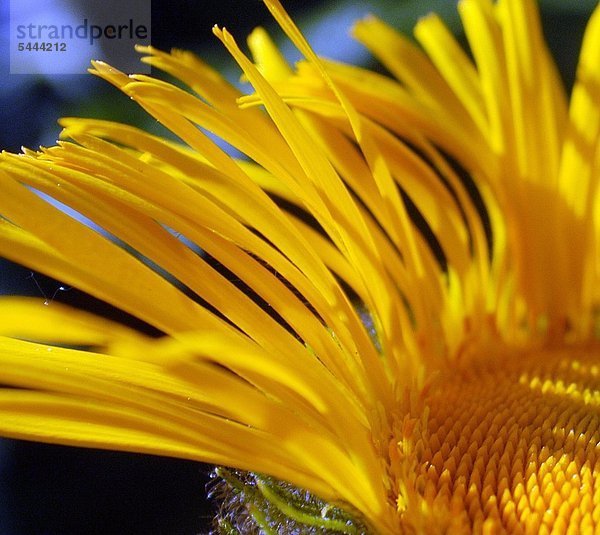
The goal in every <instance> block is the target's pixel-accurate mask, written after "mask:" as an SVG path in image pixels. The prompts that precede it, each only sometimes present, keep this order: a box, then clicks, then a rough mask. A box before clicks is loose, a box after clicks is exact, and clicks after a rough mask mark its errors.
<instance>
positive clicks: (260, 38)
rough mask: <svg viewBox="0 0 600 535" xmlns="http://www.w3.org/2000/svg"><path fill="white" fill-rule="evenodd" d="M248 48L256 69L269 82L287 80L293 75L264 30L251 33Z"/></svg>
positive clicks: (256, 29) (255, 30)
mask: <svg viewBox="0 0 600 535" xmlns="http://www.w3.org/2000/svg"><path fill="white" fill-rule="evenodd" d="M248 48H249V49H250V52H251V53H252V57H253V59H254V63H255V64H256V67H257V68H258V70H259V72H260V73H261V74H262V75H263V76H264V77H265V80H267V81H268V82H271V83H272V82H276V81H277V80H285V79H286V78H288V77H289V76H290V75H291V74H292V69H291V68H290V66H289V64H288V62H287V61H286V60H285V58H284V57H283V55H282V54H281V52H280V51H279V49H278V48H277V46H276V45H275V43H273V41H272V39H271V38H270V37H269V34H268V33H267V32H266V31H265V30H264V29H263V28H255V29H254V30H253V31H252V32H251V33H250V35H249V36H248Z"/></svg>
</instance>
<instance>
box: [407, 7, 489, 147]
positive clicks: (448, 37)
mask: <svg viewBox="0 0 600 535" xmlns="http://www.w3.org/2000/svg"><path fill="white" fill-rule="evenodd" d="M414 32H415V36H416V38H417V39H418V41H419V43H421V45H422V46H423V48H424V49H425V51H426V52H427V54H428V55H429V57H430V59H431V60H432V61H433V63H434V65H435V66H436V68H437V69H438V71H439V72H440V74H441V75H442V76H443V77H444V79H445V80H446V82H447V83H448V85H449V86H450V87H451V88H452V90H453V92H454V93H455V94H456V95H457V96H458V98H459V99H460V101H461V102H462V104H463V106H464V107H465V108H466V109H467V111H468V113H469V115H470V116H471V118H472V120H473V121H474V122H475V124H476V125H477V128H479V130H480V132H481V133H482V134H484V135H485V134H486V133H487V131H488V122H487V118H486V116H485V112H484V106H483V99H482V95H481V86H480V83H479V79H478V77H477V73H476V71H475V69H474V67H473V64H472V63H471V61H470V60H469V58H468V57H467V55H466V54H465V52H464V51H463V50H462V49H461V48H460V46H459V44H458V43H457V42H456V39H455V38H454V36H453V35H452V34H451V32H450V30H448V28H447V27H446V26H445V25H444V23H443V22H442V21H441V19H440V18H439V17H438V16H437V15H435V14H431V15H428V16H427V17H424V18H422V19H421V20H420V21H419V22H418V23H417V25H416V26H415V29H414Z"/></svg>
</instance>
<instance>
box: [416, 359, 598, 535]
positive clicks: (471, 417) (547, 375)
mask: <svg viewBox="0 0 600 535" xmlns="http://www.w3.org/2000/svg"><path fill="white" fill-rule="evenodd" d="M425 403H426V406H427V407H429V416H428V422H427V424H426V425H425V426H423V429H421V430H420V431H418V433H417V435H418V436H415V437H414V438H415V442H414V445H415V449H414V452H415V454H416V459H417V477H416V480H415V490H416V493H417V496H419V498H418V499H417V502H418V504H413V511H412V512H413V513H416V516H420V517H421V521H425V524H422V526H421V527H422V528H423V527H424V526H425V525H426V524H427V521H426V520H425V518H424V517H423V515H424V516H426V517H429V521H430V522H431V524H429V527H430V528H433V525H437V526H438V527H440V523H442V524H445V527H444V529H445V530H447V532H449V533H465V532H466V533H471V532H472V533H511V534H519V533H527V534H529V533H531V534H537V533H555V534H559V533H561V534H562V533H573V534H575V533H594V532H596V533H600V464H599V463H600V355H599V354H598V352H597V351H583V350H577V351H575V352H573V351H570V352H562V351H555V352H546V353H541V354H537V355H529V356H521V357H520V358H516V359H513V360H512V361H510V362H505V363H503V364H502V365H496V366H493V367H492V366H487V367H485V368H480V369H477V368H470V369H469V370H461V371H454V372H451V373H449V374H446V375H445V376H444V377H443V378H442V379H441V380H440V381H439V382H438V383H436V384H435V385H434V387H433V388H432V389H431V390H430V392H429V393H428V394H427V397H426V399H425ZM414 507H417V509H418V510H419V511H420V512H417V511H415V510H414ZM410 508H411V507H410V506H409V509H410ZM407 513H409V515H408V516H413V515H410V512H409V511H407ZM413 518H414V516H413ZM426 529H427V528H426Z"/></svg>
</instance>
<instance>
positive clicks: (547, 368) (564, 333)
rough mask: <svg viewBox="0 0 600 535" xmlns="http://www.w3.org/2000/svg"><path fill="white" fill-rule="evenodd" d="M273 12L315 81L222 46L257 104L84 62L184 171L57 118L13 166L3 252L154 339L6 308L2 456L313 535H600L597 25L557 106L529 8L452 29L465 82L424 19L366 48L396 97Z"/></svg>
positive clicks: (506, 7)
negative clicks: (102, 473)
mask: <svg viewBox="0 0 600 535" xmlns="http://www.w3.org/2000/svg"><path fill="white" fill-rule="evenodd" d="M265 3H266V5H267V7H268V8H269V9H270V10H271V11H272V13H273V15H274V16H275V18H276V19H277V20H278V22H279V23H280V24H281V26H282V28H283V29H284V30H285V32H286V33H287V35H288V36H289V37H290V39H291V40H292V41H293V42H294V43H295V45H296V46H297V47H298V48H299V50H300V51H301V52H302V54H303V55H304V57H305V60H304V61H302V62H301V63H299V64H298V65H297V66H296V67H295V68H292V67H291V66H289V65H288V64H287V63H286V61H285V60H284V59H283V58H282V56H281V55H280V54H279V52H278V50H277V49H276V48H275V46H274V45H273V43H272V42H271V41H270V39H269V37H268V36H267V35H266V33H265V32H264V31H262V30H260V29H259V30H256V31H255V32H254V33H253V34H252V35H251V36H250V38H249V46H250V49H251V51H252V54H253V61H251V60H250V59H249V58H248V57H246V56H245V55H244V54H243V53H242V52H241V50H240V49H239V48H238V46H237V44H236V42H235V41H234V39H233V37H232V36H231V35H230V34H229V33H227V31H226V30H222V29H219V28H215V30H214V32H215V34H216V36H217V37H218V38H219V39H220V40H221V41H222V42H223V44H224V45H225V46H226V47H227V49H228V50H229V52H230V53H231V55H232V56H233V57H234V58H235V60H236V61H237V63H238V64H239V66H240V67H241V69H242V70H243V73H244V76H245V77H246V79H247V80H248V81H249V82H250V83H251V84H252V87H253V89H254V92H253V93H252V94H250V95H242V94H240V93H238V91H237V90H235V89H234V88H232V87H231V86H229V85H228V84H227V83H226V82H225V81H224V80H223V79H222V78H221V77H220V76H219V75H218V74H217V73H216V72H214V71H213V70H211V69H210V68H209V67H207V66H206V65H205V64H204V63H202V62H201V61H200V60H198V59H197V58H196V57H194V56H193V55H191V54H188V53H185V52H181V51H177V50H174V51H172V52H171V53H164V52H160V51H157V50H155V49H153V48H141V49H140V52H141V53H143V54H145V56H144V58H143V61H145V62H148V63H150V64H151V65H153V66H154V67H156V68H158V69H160V70H162V71H165V72H166V73H168V74H170V75H172V76H173V77H174V78H176V79H178V80H179V81H180V82H182V84H184V85H186V86H187V89H182V88H180V87H178V86H175V85H173V84H171V83H167V82H164V81H161V80H158V79H155V78H151V77H148V76H141V75H137V76H129V77H128V76H126V75H124V74H122V73H120V72H119V71H117V70H115V69H113V68H111V67H109V66H107V65H105V64H103V63H101V62H94V68H93V69H92V73H93V74H95V75H97V76H100V77H102V78H104V79H106V80H107V81H108V82H110V83H112V84H114V85H115V86H117V87H119V88H120V89H121V90H122V91H123V92H124V93H125V94H126V95H128V96H129V97H131V98H132V99H134V100H135V101H136V102H138V103H139V104H140V106H142V107H143V108H144V109H146V110H147V111H148V112H149V113H150V114H152V115H153V116H154V117H155V118H156V119H157V120H158V121H160V122H161V123H162V124H163V125H165V126H166V127H167V128H169V129H170V130H171V131H172V132H173V133H175V134H176V135H177V136H178V137H179V138H180V140H181V142H173V141H168V140H166V139H163V138H161V137H158V136H155V135H151V134H148V133H146V132H143V131H141V130H139V129H136V128H134V127H131V126H125V125H122V124H115V123H111V122H107V121H100V120H86V119H73V118H69V119H63V120H62V125H63V126H64V131H63V134H62V137H63V141H60V142H59V143H58V144H57V146H55V147H51V148H43V149H41V150H40V151H38V152H33V151H30V150H26V151H25V152H24V154H22V155H12V154H4V155H3V156H2V161H1V163H0V189H1V191H2V195H1V196H0V214H1V215H2V218H1V219H0V252H1V253H2V254H3V255H4V256H6V257H8V258H11V259H13V260H15V261H18V262H21V263H24V264H27V265H28V266H30V267H31V268H32V269H36V270H39V271H44V272H46V273H48V274H50V275H52V276H54V277H56V278H59V279H61V280H63V281H65V282H66V283H68V284H71V285H73V286H76V287H78V288H80V289H82V290H85V291H87V292H89V293H90V294H93V295H94V296H96V297H99V298H101V299H104V300H105V301H107V302H109V303H111V304H113V305H115V306H116V307H119V308H121V309H122V310H124V311H126V312H129V313H130V314H133V315H135V316H136V317H138V318H140V319H141V320H143V321H145V322H147V323H148V324H150V325H152V326H153V327H155V328H156V329H159V330H160V331H161V333H163V336H161V337H159V338H153V337H149V336H144V335H142V334H139V333H137V332H135V331H132V330H130V329H128V328H126V327H123V326H122V325H118V324H115V323H113V322H110V321H108V320H105V319H102V318H99V317H95V316H93V315H90V314H88V313H84V312H82V311H77V310H73V309H68V308H66V307H64V306H60V305H59V304H57V303H52V306H47V307H44V306H42V305H40V303H39V301H31V300H27V299H22V298H5V299H3V300H1V301H0V332H1V333H2V335H3V337H2V338H0V384H2V385H5V386H6V388H2V389H1V390H0V432H1V433H2V434H4V435H6V436H11V437H19V438H27V439H33V440H42V441H48V442H60V443H65V444H76V445H84V446H93V447H102V448H115V449H122V450H130V451H139V452H149V453H156V454H162V455H170V456H177V457H183V458H190V459H197V460H201V461H205V462H210V463H214V464H218V465H222V466H231V467H234V468H236V469H239V470H244V471H249V472H251V473H252V474H255V475H254V476H252V477H253V479H252V478H251V483H248V480H247V479H244V478H246V477H250V476H243V475H242V476H240V477H239V478H237V479H236V477H235V474H236V473H235V472H230V471H226V470H225V471H222V472H221V473H222V475H223V477H224V478H225V479H226V480H229V481H230V483H231V484H232V485H233V486H235V485H236V484H240V485H241V486H242V487H244V485H246V486H248V485H250V484H251V485H252V486H253V488H254V489H255V491H256V493H258V494H261V496H262V499H263V502H264V501H265V500H266V502H269V503H270V504H275V506H276V508H278V509H279V510H280V512H281V513H282V514H283V515H284V516H285V515H287V516H292V517H293V518H294V519H295V521H297V522H299V523H301V524H302V523H304V525H305V527H306V526H312V527H311V529H330V530H338V531H342V532H353V530H354V532H356V531H361V530H364V529H368V530H370V531H373V532H376V533H404V532H407V533H412V532H433V533H442V532H449V533H470V532H475V533H500V532H509V533H539V532H547V533H549V532H552V533H568V532H573V530H575V531H579V532H591V530H593V528H594V527H597V526H600V486H599V484H598V481H600V479H599V477H600V464H598V463H600V449H599V448H600V446H598V444H600V429H599V427H600V426H599V422H600V413H599V409H598V407H599V401H598V399H599V395H600V394H599V392H600V359H599V356H600V353H599V350H598V336H597V335H598V328H599V323H598V307H599V306H600V291H599V288H600V284H598V283H599V282H600V270H599V264H598V260H597V259H598V247H599V245H600V230H599V228H600V227H599V221H600V219H599V214H600V209H599V207H598V200H599V199H600V197H599V196H598V184H599V183H600V182H599V180H598V135H599V132H600V67H599V65H600V46H599V43H598V41H599V39H600V10H598V9H597V10H596V11H595V13H594V15H593V16H592V19H591V21H590V23H589V27H588V29H587V31H586V35H585V40H584V43H583V47H582V52H581V58H580V62H579V67H578V72H577V81H576V83H575V87H574V89H573V92H572V96H571V98H570V102H569V101H568V100H567V98H566V96H565V94H564V90H563V88H562V85H561V83H560V80H559V76H558V74H557V72H556V68H555V66H554V64H553V62H552V60H551V58H550V56H549V54H548V52H547V49H546V47H545V45H544V40H543V36H542V30H541V26H540V21H539V16H538V13H537V7H536V5H535V3H534V2H533V1H531V0H499V1H498V2H497V3H492V2H491V1H490V0H462V2H460V4H459V11H460V15H461V19H462V22H463V25H464V28H465V32H466V35H467V38H468V41H469V45H470V52H471V56H472V57H470V56H469V55H468V54H467V53H466V52H465V51H464V50H463V49H461V47H460V46H459V45H458V44H457V42H456V41H455V40H454V38H453V37H452V36H451V34H450V33H449V31H448V30H447V29H446V28H445V26H444V25H443V23H442V22H441V21H440V19H439V18H437V17H436V16H435V15H431V16H429V17H427V18H424V19H422V20H421V21H420V22H419V23H418V25H417V27H416V29H415V35H416V38H417V40H418V42H419V45H415V44H413V43H411V42H410V41H408V40H407V39H406V38H404V37H402V36H401V35H398V34H397V33H395V32H394V31H393V30H392V29H390V28H389V27H388V26H387V25H386V24H385V23H384V22H383V21H381V20H377V19H374V18H368V19H365V20H363V21H361V22H359V23H358V24H357V25H356V27H355V29H354V33H355V36H356V37H357V38H358V39H359V40H360V41H361V42H362V43H364V44H365V45H366V46H367V47H368V48H369V49H370V50H371V51H372V52H373V54H374V55H375V56H376V57H377V58H379V60H380V61H381V62H382V63H383V64H384V65H385V66H386V67H387V69H388V70H389V71H390V73H391V74H392V75H393V76H394V77H395V78H396V79H395V80H394V79H391V78H388V77H385V76H382V75H379V74H375V73H373V72H369V71H366V70H363V69H360V68H358V67H353V66H349V65H342V64H338V63H333V62H330V61H327V60H325V59H323V58H320V57H318V56H316V55H315V53H314V52H313V51H312V49H311V48H310V47H309V45H308V44H307V43H306V41H305V40H304V38H303V36H302V35H301V33H300V32H299V31H298V29H297V28H296V27H295V26H294V24H293V23H292V21H291V20H290V19H289V18H288V16H287V15H286V14H285V12H284V11H283V9H282V8H281V6H280V5H279V3H278V1H277V0H265ZM206 131H210V132H212V133H213V134H214V135H216V136H218V137H220V138H221V139H223V140H224V141H226V142H227V143H228V144H230V145H231V146H233V147H235V148H236V149H237V150H238V151H240V152H241V153H242V154H243V157H240V158H237V159H236V158H232V157H231V156H229V155H228V154H227V153H226V152H224V151H223V150H222V149H221V148H219V147H218V146H217V145H215V144H214V143H213V141H211V139H210V138H209V137H208V136H207V134H206V133H205V132H206ZM40 193H42V194H43V196H40V195H39V194H40ZM48 198H52V199H55V200H56V201H59V202H60V203H62V204H64V205H66V206H68V207H70V208H71V209H72V210H75V211H76V212H78V213H80V214H82V215H83V216H85V218H87V219H88V220H89V221H91V222H93V223H94V224H95V226H90V225H87V226H86V225H85V224H82V223H81V222H79V221H77V220H75V219H73V218H72V217H71V216H70V215H68V214H67V213H65V212H63V211H61V210H60V209H57V208H56V207H55V206H54V205H53V204H51V203H49V202H48ZM258 474H261V475H258ZM273 478H274V479H273ZM277 481H283V482H287V483H285V484H283V483H277ZM236 482H237V483H236ZM290 485H291V486H290ZM295 488H296V489H305V490H307V491H309V492H310V493H311V495H310V496H309V497H308V498H307V500H308V501H310V506H306V507H307V508H305V509H304V511H308V513H306V512H304V513H303V512H302V511H303V509H302V507H305V505H306V504H305V505H302V504H301V505H298V504H296V503H295V500H297V497H298V493H297V492H295V491H294V489H295ZM314 496H318V497H319V498H320V499H322V500H325V502H327V503H329V504H331V505H332V506H335V507H332V508H331V509H332V510H335V511H336V512H335V515H334V516H331V517H329V516H328V511H329V510H330V506H329V505H327V506H324V507H323V510H322V518H321V517H320V516H319V515H318V514H315V511H317V510H318V509H319V508H321V507H322V506H323V504H324V502H321V501H319V500H317V499H316V498H314ZM311 500H312V501H311ZM247 507H248V508H249V509H248V511H249V513H250V516H251V517H252V519H253V521H254V522H256V523H257V524H258V525H259V526H262V527H263V529H265V530H267V531H268V529H272V528H273V526H272V518H270V517H269V516H268V515H267V514H265V513H264V511H262V512H261V510H259V509H260V508H258V509H257V507H256V504H255V503H254V504H250V505H247ZM340 510H343V511H345V512H344V513H340V512H339V511H340ZM306 529H308V527H306Z"/></svg>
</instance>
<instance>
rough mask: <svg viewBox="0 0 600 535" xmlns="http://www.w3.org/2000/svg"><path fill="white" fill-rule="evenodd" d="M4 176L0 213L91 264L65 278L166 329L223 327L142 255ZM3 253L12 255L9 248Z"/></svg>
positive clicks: (75, 262)
mask: <svg viewBox="0 0 600 535" xmlns="http://www.w3.org/2000/svg"><path fill="white" fill-rule="evenodd" d="M0 180H1V181H2V188H3V191H4V192H5V193H6V194H5V195H4V196H2V198H1V199H0V212H1V213H2V214H3V215H4V216H5V217H7V218H8V219H10V220H11V221H12V222H14V223H15V224H18V225H20V226H22V227H23V228H25V229H29V230H30V231H32V232H33V233H35V235H37V236H39V237H40V238H42V240H43V241H44V242H45V243H46V244H48V246H50V247H51V248H53V249H55V250H56V252H58V253H59V254H60V255H61V256H62V255H64V258H68V259H69V264H71V265H72V266H73V267H76V266H84V265H85V266H86V269H85V270H82V269H78V270H73V272H72V273H70V274H68V278H65V279H64V280H65V282H68V283H69V284H71V285H72V286H76V287H78V288H81V289H83V290H86V291H89V292H90V293H92V294H94V295H96V296H97V297H99V298H101V299H105V300H106V301H108V302H111V303H112V304H114V305H116V306H118V307H120V308H123V309H124V310H126V311H128V312H130V313H132V314H134V315H136V316H137V317H139V318H140V319H143V320H145V321H147V322H149V323H151V324H153V325H155V326H157V327H158V328H160V329H162V330H164V331H166V332H172V331H174V330H182V329H185V328H187V329H190V328H193V326H194V325H197V324H198V323H199V322H200V323H201V322H202V321H206V322H207V324H209V325H213V326H214V327H215V328H223V327H222V325H223V323H222V322H220V321H218V320H216V318H212V319H211V318H210V315H209V314H208V313H207V312H206V311H204V310H203V309H202V308H201V307H200V306H198V305H196V304H195V303H193V302H192V301H191V300H190V299H189V298H188V297H186V296H185V295H183V294H182V293H181V292H180V291H179V290H177V289H176V288H174V287H173V286H172V285H171V284H169V283H168V282H167V281H165V280H164V279H163V278H161V277H160V276H158V275H157V274H156V273H154V272H153V271H151V270H150V269H149V268H147V267H146V266H144V265H143V264H142V263H141V262H139V261H138V260H137V259H135V258H134V257H132V256H131V255H129V254H128V253H126V252H125V251H123V250H122V249H120V248H119V247H117V246H116V245H114V244H112V243H110V242H109V241H108V240H107V239H105V238H104V237H102V236H100V235H99V234H97V233H96V232H94V231H93V230H91V229H89V228H87V227H85V226H83V225H82V224H80V223H78V222H76V221H75V220H73V219H71V218H70V217H68V216H67V215H65V214H63V213H62V212H60V211H59V210H57V209H56V208H54V207H52V206H50V205H49V204H48V203H46V202H45V201H43V200H42V199H40V198H39V197H37V196H36V195H35V194H33V193H32V192H30V191H28V190H27V189H25V188H24V187H22V186H21V185H19V184H17V183H16V182H15V181H13V180H12V179H11V178H10V177H9V176H8V175H7V174H6V172H5V171H3V172H2V173H1V174H0ZM3 254H4V255H9V256H11V253H10V252H9V251H7V252H6V253H4V252H3ZM14 259H15V260H17V261H19V262H22V263H24V264H26V265H27V264H28V263H29V259H28V258H27V257H24V258H14ZM40 267H41V266H40ZM42 270H43V269H42ZM116 274H118V276H115V275H116Z"/></svg>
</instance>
